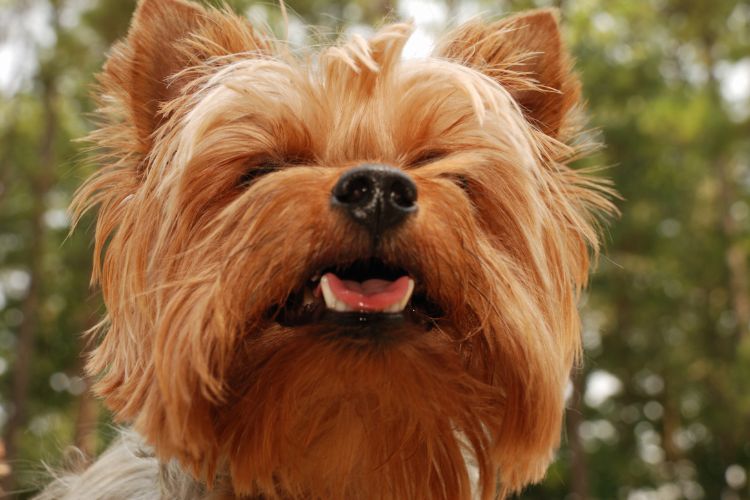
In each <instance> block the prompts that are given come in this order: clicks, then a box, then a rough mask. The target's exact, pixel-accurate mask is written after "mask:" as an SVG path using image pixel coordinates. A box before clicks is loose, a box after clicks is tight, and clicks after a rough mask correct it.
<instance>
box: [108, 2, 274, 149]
mask: <svg viewBox="0 0 750 500" xmlns="http://www.w3.org/2000/svg"><path fill="white" fill-rule="evenodd" d="M268 50H269V46H268V43H267V42H266V41H265V40H264V39H263V37H262V36H260V35H259V34H258V33H257V32H256V31H255V30H253V28H252V26H251V25H250V24H249V22H248V21H247V20H245V19H242V18H240V17H238V16H236V15H234V14H232V13H230V12H228V11H219V10H215V9H204V8H203V7H201V6H200V5H198V4H195V3H192V2H188V1H184V0H141V1H140V2H139V3H138V6H137V7H136V11H135V14H134V15H133V20H132V22H131V25H130V30H129V31H128V35H127V37H126V39H125V40H124V41H123V42H121V43H120V44H118V45H117V46H116V47H115V48H114V50H113V52H112V54H111V55H110V57H109V59H108V61H107V63H106V65H105V67H104V73H103V75H102V78H101V79H102V83H103V87H104V89H105V92H107V91H108V92H110V93H117V94H120V98H121V100H124V101H125V103H126V104H127V105H126V108H127V109H126V113H128V117H127V119H128V120H129V121H130V123H131V125H132V126H134V127H135V129H136V130H135V132H136V135H137V141H138V152H139V153H143V154H145V153H147V152H148V151H149V149H150V147H151V141H152V134H153V133H154V131H155V130H156V129H157V128H158V126H159V125H160V123H161V122H162V120H163V119H164V118H165V116H164V115H163V114H162V113H161V108H162V106H163V105H164V104H165V103H166V102H169V101H170V100H171V99H172V98H174V97H176V96H177V95H178V94H179V92H180V90H181V89H182V88H183V87H184V86H185V85H186V84H187V83H189V81H190V79H191V75H190V74H182V73H180V72H181V71H183V70H185V69H187V68H190V67H192V66H195V65H198V64H200V63H202V62H204V61H206V60H208V59H210V58H214V57H220V56H225V55H229V54H235V53H243V52H253V51H258V52H267V51H268ZM178 74H180V75H182V76H180V77H178V78H173V77H174V76H175V75H178ZM192 76H193V77H194V75H192Z"/></svg>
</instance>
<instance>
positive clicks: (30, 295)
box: [3, 76, 57, 491]
mask: <svg viewBox="0 0 750 500" xmlns="http://www.w3.org/2000/svg"><path fill="white" fill-rule="evenodd" d="M41 83H42V96H41V97H42V106H43V112H44V130H43V131H42V136H41V139H40V145H39V165H38V170H37V171H36V172H34V173H32V179H31V192H32V196H33V199H34V206H33V208H32V213H31V231H30V233H29V249H28V250H29V251H28V256H29V260H28V263H29V268H28V269H29V289H28V291H27V294H26V297H25V298H24V299H23V302H22V304H21V312H22V313H23V320H22V322H21V324H20V325H19V327H18V335H17V337H16V345H17V347H16V359H15V362H14V364H13V373H12V376H13V378H12V380H13V381H12V390H11V399H10V406H9V407H10V417H9V419H8V422H7V424H6V427H5V437H4V440H5V446H6V457H7V461H8V463H9V464H13V463H14V460H15V459H16V458H17V457H16V455H17V452H18V448H19V440H20V437H21V431H22V429H23V428H24V426H25V425H26V420H27V404H26V403H27V400H28V392H29V382H30V378H31V367H32V363H33V357H34V340H35V336H36V333H37V330H38V329H39V305H40V302H41V301H40V295H41V291H40V290H41V280H42V276H43V269H42V264H43V257H44V240H45V236H46V233H47V231H46V228H45V225H44V213H45V211H46V199H47V194H48V192H49V190H50V188H51V187H52V185H53V180H54V170H55V138H56V136H57V113H56V110H55V96H56V88H55V85H56V82H55V77H54V76H51V77H49V78H47V79H43V81H42V82H41ZM13 477H14V474H10V475H9V476H7V477H6V478H5V479H4V481H3V487H4V489H5V490H6V491H12V489H13V487H14V482H13Z"/></svg>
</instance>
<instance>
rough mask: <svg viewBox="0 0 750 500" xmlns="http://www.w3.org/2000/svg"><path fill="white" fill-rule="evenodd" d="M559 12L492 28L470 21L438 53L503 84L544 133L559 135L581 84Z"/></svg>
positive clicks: (546, 12)
mask: <svg viewBox="0 0 750 500" xmlns="http://www.w3.org/2000/svg"><path fill="white" fill-rule="evenodd" d="M557 17H558V13H557V11H556V10H555V9H540V10H531V11H527V12H523V13H521V14H518V15H515V16H511V17H507V18H505V19H502V20H500V21H497V22H495V23H491V24H485V23H483V22H481V21H478V20H477V21H470V22H468V23H466V24H464V25H462V26H460V27H459V28H457V29H456V30H455V31H454V32H452V33H450V34H448V36H447V37H446V38H445V39H444V40H443V41H442V42H441V43H440V44H439V45H438V47H437V49H436V55H437V56H439V57H444V58H448V59H452V60H456V61H459V62H461V63H463V64H465V65H467V66H470V67H472V68H474V69H477V70H479V71H481V72H483V73H485V74H486V75H488V76H490V77H492V78H494V79H495V80H497V81H498V82H499V83H500V84H501V85H503V86H504V87H505V88H507V89H508V90H509V91H510V93H511V95H512V96H513V97H514V98H515V99H516V101H518V103H519V104H520V105H521V107H522V109H523V110H524V112H525V114H526V117H527V118H528V119H529V121H531V122H532V123H533V124H534V125H536V126H537V127H538V128H539V129H540V130H541V131H542V132H544V133H546V134H547V135H550V136H552V137H557V136H558V135H559V133H560V129H561V126H562V125H563V123H564V120H565V117H566V115H567V113H568V111H569V110H570V108H571V107H572V106H573V105H574V104H576V103H577V102H578V99H579V97H580V84H579V82H578V79H577V78H576V76H575V74H574V73H573V72H572V69H571V68H572V65H571V60H570V56H569V54H568V52H567V50H566V49H565V46H564V45H563V43H562V39H561V37H560V29H559V26H558V22H557Z"/></svg>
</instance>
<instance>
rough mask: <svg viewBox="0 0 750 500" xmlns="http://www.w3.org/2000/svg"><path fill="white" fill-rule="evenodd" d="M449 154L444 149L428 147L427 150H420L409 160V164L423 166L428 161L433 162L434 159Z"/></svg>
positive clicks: (439, 158)
mask: <svg viewBox="0 0 750 500" xmlns="http://www.w3.org/2000/svg"><path fill="white" fill-rule="evenodd" d="M446 156H448V152H447V151H442V150H439V149H428V150H425V151H420V152H419V153H418V154H417V155H415V156H414V158H412V159H410V160H409V165H411V166H413V167H421V166H422V165H427V164H428V163H432V162H433V161H437V160H441V159H443V158H445V157H446Z"/></svg>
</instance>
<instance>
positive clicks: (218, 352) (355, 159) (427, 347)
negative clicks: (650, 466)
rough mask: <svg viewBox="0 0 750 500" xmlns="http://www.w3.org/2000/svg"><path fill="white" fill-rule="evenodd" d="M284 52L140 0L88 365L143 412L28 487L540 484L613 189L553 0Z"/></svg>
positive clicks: (97, 191) (223, 25) (452, 498)
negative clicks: (588, 153) (594, 169)
mask: <svg viewBox="0 0 750 500" xmlns="http://www.w3.org/2000/svg"><path fill="white" fill-rule="evenodd" d="M411 29H412V27H411V25H410V24H392V25H388V26H385V27H383V28H381V29H380V30H379V31H377V33H376V34H375V35H374V36H372V37H371V38H370V39H369V40H365V39H363V38H361V37H358V36H353V37H351V39H349V40H348V41H345V42H342V43H338V44H333V45H331V46H328V47H326V48H323V49H322V50H319V51H317V52H316V53H300V51H293V50H291V49H290V48H289V47H288V44H286V43H285V42H283V41H279V40H276V39H274V38H273V36H272V35H270V34H269V33H268V32H267V31H268V30H261V29H258V28H254V27H253V26H251V25H250V23H249V22H248V21H246V20H245V19H243V18H241V17H240V16H237V15H235V14H233V13H231V12H230V11H229V10H228V9H227V8H224V9H209V8H204V7H201V6H199V5H196V4H194V3H189V2H187V1H185V0H141V1H140V3H139V5H138V7H137V10H136V13H135V15H134V19H133V21H132V25H131V28H130V31H129V33H128V35H127V38H126V39H125V40H124V41H123V42H121V43H120V44H118V45H117V46H115V48H114V49H113V50H112V52H111V54H110V56H109V59H108V61H107V63H106V65H105V67H104V70H103V72H102V74H101V75H100V90H99V103H100V116H101V117H102V118H103V123H102V125H101V127H100V129H99V130H98V131H96V132H94V134H93V141H94V143H95V144H96V145H97V146H99V147H100V148H101V150H102V151H103V153H102V155H101V157H100V158H99V159H98V162H99V163H100V164H101V168H100V169H99V170H98V171H97V173H96V174H95V175H94V176H93V177H92V178H91V179H89V180H88V182H87V183H86V184H85V185H84V186H83V187H82V188H81V190H80V191H79V192H78V194H77V197H76V198H75V200H74V204H73V207H74V208H73V210H74V212H75V213H76V214H77V216H78V217H80V216H81V215H82V214H83V213H84V212H86V211H87V210H88V209H91V208H93V207H98V219H97V224H96V243H95V249H94V254H95V262H96V265H95V270H94V275H93V279H94V280H95V281H96V282H98V283H100V285H101V289H102V292H103V296H104V300H105V303H106V306H107V311H108V314H107V317H106V319H105V320H104V321H103V323H102V325H101V328H100V332H101V342H100V343H99V345H98V347H97V348H96V349H95V350H94V351H93V353H92V355H91V358H90V362H89V365H88V369H89V372H90V373H91V374H92V375H95V376H97V377H98V382H97V384H96V392H97V393H98V394H99V395H100V396H102V397H103V398H104V401H105V402H106V404H107V406H108V407H109V408H110V409H111V410H112V411H113V412H114V415H115V417H116V419H117V420H118V421H119V422H124V423H128V424H131V425H132V429H133V431H127V432H124V433H123V435H122V436H121V437H120V438H119V440H118V441H117V442H116V443H115V444H114V445H113V446H112V447H111V448H110V449H109V450H108V451H107V452H105V453H104V455H103V456H102V457H100V458H99V459H98V460H97V461H96V462H94V463H93V465H91V466H90V467H89V468H88V469H87V470H85V471H83V472H81V473H79V474H76V475H69V476H65V477H61V478H59V479H57V480H56V481H55V482H54V483H53V484H52V485H51V486H50V487H49V488H48V489H47V491H46V492H45V493H43V494H42V496H41V498H66V499H86V500H89V499H107V500H111V499H133V498H138V499H156V498H165V499H167V498H168V499H189V500H197V499H235V498H253V499H264V500H270V499H309V500H316V499H323V500H338V499H342V500H343V499H347V500H348V499H363V500H364V499H444V500H461V499H470V498H481V499H491V498H503V497H505V496H507V495H509V494H511V493H513V492H517V491H519V490H520V489H521V488H523V487H524V486H525V485H527V484H530V483H533V482H536V481H538V480H540V479H541V478H542V477H543V475H544V473H545V470H546V468H547V466H548V465H549V463H550V461H551V459H552V458H553V455H554V452H555V450H556V448H557V446H558V444H559V441H560V430H561V421H562V417H563V411H564V393H565V388H566V384H567V381H568V378H569V375H570V372H571V368H572V366H573V365H574V363H575V361H576V358H577V355H578V353H579V350H580V344H581V342H580V335H579V333H580V332H579V330H580V325H579V315H578V312H577V308H576V305H577V299H578V297H579V295H580V292H581V289H582V287H583V286H584V285H585V284H586V282H587V276H588V271H589V266H590V261H591V259H592V257H593V256H594V255H595V253H596V249H597V220H598V219H599V215H601V214H603V213H606V212H608V211H610V210H611V205H610V202H609V201H608V199H609V195H608V187H607V185H606V184H605V183H604V182H603V181H601V180H597V178H596V177H594V176H591V175H589V174H588V172H584V171H581V170H574V169H572V168H571V167H570V166H568V164H569V163H570V161H572V160H573V159H575V158H577V157H579V156H581V151H583V149H582V145H581V144H579V143H578V142H580V141H577V140H576V137H579V136H580V135H581V134H580V120H579V119H578V117H579V116H580V115H581V113H579V110H580V106H579V97H580V90H579V83H578V80H577V78H576V76H575V74H574V73H573V71H572V65H571V58H570V56H569V55H568V53H567V51H566V49H565V47H564V45H563V43H562V42H561V38H560V33H559V28H558V22H557V15H556V12H555V11H552V10H536V11H529V12H525V13H521V14H518V15H515V16H511V17H508V18H504V19H502V20H499V21H496V22H491V23H486V22H483V21H480V20H474V21H471V22H468V23H466V24H463V25H461V26H459V27H458V28H457V29H455V30H454V31H452V32H450V33H448V34H447V35H445V36H444V37H443V38H441V39H440V41H439V42H438V43H437V46H436V49H435V51H434V53H433V55H432V56H430V57H428V58H424V59H418V60H404V59H403V58H402V56H401V54H402V49H403V47H404V44H405V43H406V41H407V39H408V38H409V35H410V32H411Z"/></svg>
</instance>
